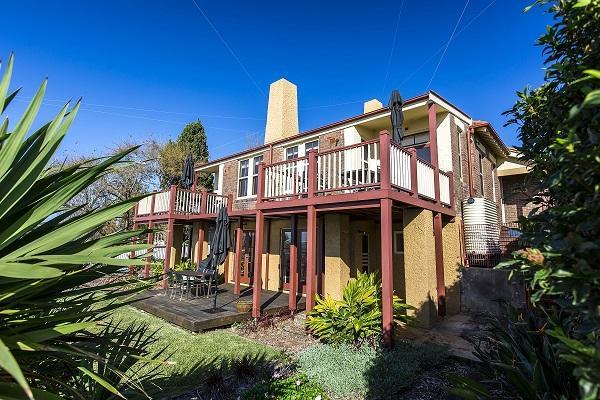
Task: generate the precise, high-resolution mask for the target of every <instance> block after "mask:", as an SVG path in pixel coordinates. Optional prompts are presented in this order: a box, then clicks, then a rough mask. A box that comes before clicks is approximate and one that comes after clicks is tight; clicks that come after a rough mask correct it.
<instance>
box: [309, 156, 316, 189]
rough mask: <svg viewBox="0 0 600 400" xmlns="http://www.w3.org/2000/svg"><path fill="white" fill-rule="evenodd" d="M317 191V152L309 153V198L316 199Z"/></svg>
mask: <svg viewBox="0 0 600 400" xmlns="http://www.w3.org/2000/svg"><path fill="white" fill-rule="evenodd" d="M316 191H317V152H316V150H314V149H313V150H309V152H308V197H315V192H316Z"/></svg>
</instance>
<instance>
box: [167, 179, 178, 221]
mask: <svg viewBox="0 0 600 400" xmlns="http://www.w3.org/2000/svg"><path fill="white" fill-rule="evenodd" d="M176 201H177V186H175V185H171V188H170V189H169V214H171V215H172V214H175V210H176V209H177V207H176V204H175V202H176Z"/></svg>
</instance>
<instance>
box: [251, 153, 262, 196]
mask: <svg viewBox="0 0 600 400" xmlns="http://www.w3.org/2000/svg"><path fill="white" fill-rule="evenodd" d="M262 160H263V156H256V157H254V168H253V170H252V196H256V194H257V193H258V165H259V164H260V163H261V162H262Z"/></svg>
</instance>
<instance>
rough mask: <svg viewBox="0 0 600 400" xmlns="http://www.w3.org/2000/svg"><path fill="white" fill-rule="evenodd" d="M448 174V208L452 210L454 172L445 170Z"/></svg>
mask: <svg viewBox="0 0 600 400" xmlns="http://www.w3.org/2000/svg"><path fill="white" fill-rule="evenodd" d="M447 174H448V190H449V193H450V201H449V203H450V208H452V209H453V210H454V172H452V171H450V172H447Z"/></svg>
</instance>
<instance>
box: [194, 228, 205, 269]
mask: <svg viewBox="0 0 600 400" xmlns="http://www.w3.org/2000/svg"><path fill="white" fill-rule="evenodd" d="M204 236H205V231H204V224H203V223H202V222H200V223H199V224H198V257H197V259H196V263H199V262H200V261H202V257H203V256H204Z"/></svg>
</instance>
